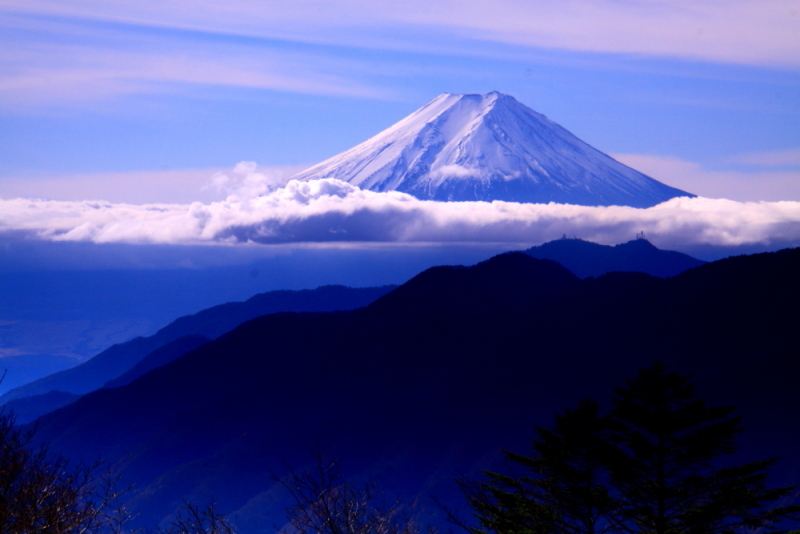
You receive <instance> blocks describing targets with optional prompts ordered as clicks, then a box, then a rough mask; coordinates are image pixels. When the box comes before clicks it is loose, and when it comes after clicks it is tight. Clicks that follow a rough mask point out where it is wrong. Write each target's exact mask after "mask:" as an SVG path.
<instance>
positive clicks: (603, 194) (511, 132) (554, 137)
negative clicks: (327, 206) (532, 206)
mask: <svg viewBox="0 0 800 534" xmlns="http://www.w3.org/2000/svg"><path fill="white" fill-rule="evenodd" d="M320 178H336V179H338V180H342V181H344V182H349V183H350V184H353V185H356V186H358V187H360V188H362V189H369V190H372V191H402V192H405V193H408V194H411V195H413V196H415V197H417V198H420V199H423V200H439V201H492V200H505V201H509V202H530V203H548V202H557V203H563V204H579V205H584V206H610V205H623V206H633V207H637V208H646V207H650V206H654V205H656V204H659V203H661V202H664V201H666V200H669V199H670V198H673V197H678V196H694V195H692V194H690V193H686V192H685V191H681V190H679V189H675V188H673V187H669V186H667V185H665V184H662V183H661V182H658V181H656V180H654V179H652V178H650V177H649V176H645V175H644V174H642V173H640V172H638V171H636V170H634V169H631V168H630V167H627V166H625V165H623V164H622V163H620V162H618V161H616V160H614V159H613V158H611V157H610V156H608V155H606V154H604V153H602V152H600V151H599V150H597V149H595V148H593V147H591V146H589V145H588V144H586V143H584V142H583V141H581V140H580V139H578V138H577V137H575V136H574V135H573V134H571V133H570V132H568V131H567V130H566V129H564V128H562V127H561V126H559V125H558V124H556V123H554V122H553V121H551V120H549V119H548V118H547V117H545V116H544V115H542V114H540V113H537V112H535V111H533V110H532V109H530V108H528V107H527V106H524V105H523V104H521V103H519V102H518V101H517V100H516V99H514V98H513V97H511V96H509V95H505V94H502V93H499V92H496V91H493V92H491V93H486V94H482V95H481V94H463V95H459V94H449V93H445V94H442V95H439V96H438V97H436V98H434V99H433V100H431V101H430V102H429V103H428V104H426V105H425V106H423V107H422V108H420V109H419V110H417V111H415V112H414V113H412V114H411V115H409V116H408V117H406V118H405V119H403V120H401V121H400V122H398V123H396V124H395V125H394V126H392V127H390V128H388V129H387V130H384V131H383V132H381V133H379V134H378V135H376V136H375V137H373V138H371V139H369V140H367V141H365V142H363V143H361V144H360V145H357V146H355V147H353V148H351V149H350V150H347V151H345V152H342V153H341V154H339V155H336V156H334V157H332V158H330V159H328V160H325V161H323V162H322V163H319V164H317V165H315V166H313V167H311V168H310V169H307V170H305V171H303V172H301V173H300V174H298V175H296V176H294V177H293V179H295V180H302V181H307V180H315V179H320Z"/></svg>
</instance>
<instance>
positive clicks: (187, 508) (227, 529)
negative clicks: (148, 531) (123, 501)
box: [155, 501, 235, 534]
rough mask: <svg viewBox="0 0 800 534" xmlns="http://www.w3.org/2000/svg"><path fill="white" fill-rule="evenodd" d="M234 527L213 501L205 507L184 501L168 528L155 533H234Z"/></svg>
mask: <svg viewBox="0 0 800 534" xmlns="http://www.w3.org/2000/svg"><path fill="white" fill-rule="evenodd" d="M234 533H235V531H234V529H233V527H232V526H231V525H230V523H228V520H227V519H226V518H225V516H223V515H222V514H220V513H218V512H217V509H216V506H215V505H214V503H213V502H212V503H211V504H209V505H207V506H206V507H204V508H201V507H200V506H198V505H197V504H195V503H192V502H188V501H184V503H183V506H182V507H181V509H180V510H179V511H178V513H177V515H176V517H175V519H174V520H173V521H172V523H171V524H170V526H169V527H167V528H166V529H159V530H157V531H156V532H155V534H234Z"/></svg>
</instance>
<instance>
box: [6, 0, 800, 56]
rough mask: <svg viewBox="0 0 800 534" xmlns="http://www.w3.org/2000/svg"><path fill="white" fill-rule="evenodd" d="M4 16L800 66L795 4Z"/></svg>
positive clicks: (384, 2) (379, 1)
mask: <svg viewBox="0 0 800 534" xmlns="http://www.w3.org/2000/svg"><path fill="white" fill-rule="evenodd" d="M4 11H6V12H11V13H24V14H35V15H38V16H53V15H57V16H64V17H76V18H84V19H89V20H100V21H109V22H116V23H126V24H139V25H147V26H153V27H159V28H181V29H191V30H198V31H206V32H218V33H226V34H236V35H248V36H258V37H265V38H271V39H275V38H277V39H289V40H297V41H303V42H316V43H324V44H338V45H341V44H344V45H354V44H356V45H359V46H375V47H391V48H406V49H408V48H412V49H416V48H418V47H420V46H427V47H431V46H435V45H440V46H441V44H442V41H440V40H439V41H435V40H431V41H429V42H426V43H420V42H419V40H418V37H419V34H420V32H429V33H435V34H437V35H440V36H445V37H446V36H448V35H449V36H451V37H453V38H457V39H459V40H460V41H462V43H463V41H464V40H472V41H476V42H477V41H484V42H486V41H491V42H498V43H508V44H514V45H520V46H530V47H541V48H551V49H553V48H556V49H564V50H578V51H587V52H603V53H620V54H640V55H653V56H659V57H678V58H690V59H701V60H706V61H720V62H726V63H741V64H756V65H792V66H798V65H800V58H798V55H797V49H798V44H800V37H798V35H800V8H798V6H797V3H796V2H794V1H793V0H727V1H724V2H722V1H719V0H633V1H628V2H617V1H614V0H562V1H560V2H544V1H531V2H520V1H517V0H497V1H495V2H491V3H487V2H483V1H479V0H458V1H456V0H438V1H436V2H430V1H429V0H407V1H405V2H402V3H398V2H396V1H395V0H369V1H367V0H324V1H323V0H297V1H294V2H275V1H272V2H256V1H255V0H237V1H231V2H224V3H219V2H212V1H211V0H199V1H193V2H189V1H178V2H158V1H156V0H143V1H135V2H134V1H132V0H112V1H100V0H58V1H56V0H24V1H23V0H9V1H7V2H5V5H4ZM404 34H405V35H406V37H405V38H404V37H403V35H404ZM445 42H446V40H445Z"/></svg>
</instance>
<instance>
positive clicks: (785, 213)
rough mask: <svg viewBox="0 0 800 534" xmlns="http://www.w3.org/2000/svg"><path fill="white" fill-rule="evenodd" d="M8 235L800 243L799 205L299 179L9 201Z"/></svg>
mask: <svg viewBox="0 0 800 534" xmlns="http://www.w3.org/2000/svg"><path fill="white" fill-rule="evenodd" d="M0 230H26V231H29V232H35V233H36V234H37V235H38V236H39V237H40V238H42V239H50V240H58V241H90V242H95V243H163V244H198V243H207V244H242V243H262V244H278V243H331V242H333V243H337V242H338V243H353V242H368V243H369V242H372V243H374V242H386V243H454V242H462V243H463V242H494V243H540V242H545V241H549V240H551V239H556V238H558V237H561V236H562V235H564V234H567V235H569V236H577V237H580V238H583V239H587V240H590V241H595V242H599V243H609V244H611V243H619V242H623V241H627V240H629V239H631V238H632V237H633V236H634V235H635V234H636V233H637V232H642V231H644V232H645V233H646V235H647V236H648V239H650V240H651V241H652V242H653V243H654V244H655V245H656V246H659V247H662V248H678V247H681V246H689V245H715V246H738V245H747V244H770V243H798V242H800V202H792V201H782V202H736V201H732V200H724V199H711V198H702V197H701V198H691V199H690V198H675V199H672V200H670V201H668V202H665V203H662V204H659V205H658V206H655V207H652V208H649V209H636V208H629V207H621V206H611V207H586V206H573V205H564V204H517V203H510V202H449V203H442V202H431V201H421V200H418V199H416V198H414V197H411V196H409V195H406V194H403V193H397V192H389V193H375V192H371V191H364V190H361V189H358V188H356V187H354V186H352V185H350V184H347V183H344V182H340V181H338V180H333V179H323V180H317V181H312V182H297V181H290V182H289V183H288V184H286V186H285V187H282V188H279V189H276V190H274V191H272V192H270V193H268V194H266V195H261V196H256V197H250V196H247V195H246V194H234V195H231V196H229V197H228V198H227V199H226V200H224V201H221V202H213V203H210V204H202V203H199V202H195V203H193V204H189V205H185V204H147V205H133V204H115V203H110V202H103V201H97V202H88V201H85V202H65V201H45V200H29V199H13V200H0Z"/></svg>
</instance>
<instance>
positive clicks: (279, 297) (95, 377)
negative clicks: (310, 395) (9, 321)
mask: <svg viewBox="0 0 800 534" xmlns="http://www.w3.org/2000/svg"><path fill="white" fill-rule="evenodd" d="M394 287H395V286H382V287H368V288H350V287H344V286H335V285H334V286H322V287H319V288H317V289H306V290H302V291H288V290H282V291H269V292H267V293H259V294H258V295H255V296H253V297H251V298H249V299H248V300H246V301H245V302H229V303H227V304H220V305H219V306H214V307H211V308H207V309H205V310H202V311H200V312H198V313H196V314H194V315H186V316H183V317H179V318H178V319H176V320H175V321H173V322H171V323H170V324H168V325H167V326H165V327H164V328H162V329H160V330H159V331H158V332H156V333H155V334H153V335H152V336H148V337H137V338H134V339H132V340H130V341H127V342H125V343H119V344H117V345H113V346H112V347H109V348H108V349H106V350H104V351H103V352H101V353H100V354H98V355H97V356H95V357H94V358H92V359H90V360H88V361H86V362H84V363H82V364H80V365H77V366H75V367H73V368H71V369H66V370H64V371H60V372H58V373H53V374H52V375H48V376H46V377H44V378H41V379H39V380H35V381H33V382H31V383H29V384H25V385H24V386H20V387H17V388H14V389H12V390H11V391H8V392H7V393H6V394H5V395H3V396H2V397H0V404H2V403H6V402H8V401H10V400H12V399H20V398H24V397H30V396H33V395H42V394H45V393H49V392H51V391H62V392H67V393H73V394H78V395H82V394H84V393H88V392H89V391H93V390H95V389H98V388H100V387H102V386H103V385H104V384H105V383H106V382H108V381H109V380H113V379H115V378H117V377H119V376H120V375H122V374H123V373H126V372H127V371H129V370H131V368H132V367H134V366H135V365H136V364H137V363H139V362H140V361H141V360H142V359H143V358H145V357H146V356H147V355H148V354H150V353H151V352H153V351H154V350H156V349H158V348H159V347H161V346H163V345H165V344H167V343H170V342H172V341H175V340H176V339H178V338H181V337H183V336H188V335H200V336H205V337H208V338H211V339H213V338H216V337H219V336H220V335H222V334H224V333H225V332H227V331H229V330H231V329H232V328H234V327H236V326H237V325H239V324H241V323H243V322H245V321H247V320H250V319H253V318H254V317H258V316H260V315H265V314H268V313H275V312H280V311H334V310H352V309H356V308H360V307H362V306H366V305H367V304H369V303H370V302H373V301H374V300H375V299H377V298H378V297H380V296H381V295H385V294H386V293H388V292H389V291H391V290H392V289H394Z"/></svg>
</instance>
